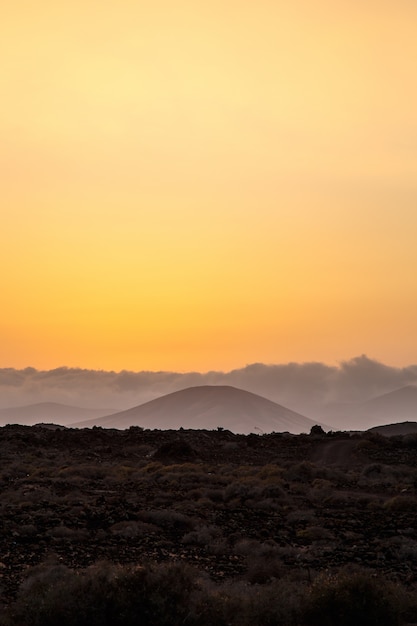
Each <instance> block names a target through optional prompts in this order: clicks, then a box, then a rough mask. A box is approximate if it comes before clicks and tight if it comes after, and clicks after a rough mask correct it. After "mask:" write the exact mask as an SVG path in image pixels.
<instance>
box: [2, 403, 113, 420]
mask: <svg viewBox="0 0 417 626" xmlns="http://www.w3.org/2000/svg"><path fill="white" fill-rule="evenodd" d="M111 412H112V409H110V410H106V409H85V408H82V407H79V406H70V405H67V404H60V403H58V402H38V403H36V404H28V405H25V406H16V407H10V408H6V409H0V424H3V425H4V424H11V423H13V424H24V425H26V426H33V425H34V424H36V423H38V422H55V423H57V424H61V425H63V426H67V425H68V424H69V423H70V422H74V421H76V420H82V419H93V418H96V417H103V416H104V415H108V413H111Z"/></svg>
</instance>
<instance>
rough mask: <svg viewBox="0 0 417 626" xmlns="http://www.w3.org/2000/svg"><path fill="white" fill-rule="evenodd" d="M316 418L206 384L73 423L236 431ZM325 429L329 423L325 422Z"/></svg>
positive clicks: (305, 428) (281, 427) (293, 426)
mask: <svg viewBox="0 0 417 626" xmlns="http://www.w3.org/2000/svg"><path fill="white" fill-rule="evenodd" d="M315 424H317V422H316V421H313V420H310V419H309V418H308V417H305V416H304V415H301V414H300V413H296V412H295V411H292V410H291V409H288V408H286V407H284V406H282V405H280V404H277V403H276V402H273V401H272V400H267V399H266V398H264V397H263V396H259V395H257V394H255V393H251V392H249V391H244V390H243V389H238V388H236V387H231V386H227V385H203V386H196V387H187V388H186V389H182V390H180V391H174V392H173V393H169V394H167V395H164V396H161V397H159V398H156V399H154V400H150V401H149V402H145V403H144V404H140V405H138V406H135V407H133V408H131V409H127V410H125V411H120V412H118V413H114V414H112V415H107V416H106V417H101V418H96V419H92V420H87V421H83V422H78V423H74V424H72V426H74V427H77V428H88V427H92V426H102V427H104V428H118V429H125V428H129V427H130V426H141V427H142V428H151V429H179V428H181V427H182V428H186V429H188V428H192V429H204V428H205V429H209V430H210V429H215V428H218V427H222V428H225V429H228V430H230V431H232V432H235V433H242V434H247V433H250V432H255V433H256V432H258V433H262V432H272V431H275V432H286V431H288V432H290V433H293V434H298V433H301V432H310V429H311V427H312V426H314V425H315ZM322 426H323V427H324V428H325V429H329V427H327V426H325V425H324V424H322Z"/></svg>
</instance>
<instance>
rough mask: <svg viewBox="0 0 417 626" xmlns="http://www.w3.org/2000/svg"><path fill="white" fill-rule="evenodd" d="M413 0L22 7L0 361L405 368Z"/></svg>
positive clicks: (15, 23)
mask: <svg viewBox="0 0 417 626" xmlns="http://www.w3.org/2000/svg"><path fill="white" fill-rule="evenodd" d="M416 27H417V4H416V3H415V2H413V1H410V0H396V1H395V2H394V0H379V1H378V2H376V0H375V1H374V0H365V1H361V2H359V1H358V0H353V1H352V0H349V1H348V0H345V1H342V0H315V2H314V3H313V2H311V1H310V0H294V1H293V2H284V1H282V2H280V1H278V2H277V1H274V2H272V1H270V0H259V2H256V3H255V2H252V1H251V2H249V1H245V0H239V2H237V0H231V1H230V2H227V1H226V2H225V1H224V0H222V2H220V1H219V0H211V1H210V2H206V1H205V0H202V1H201V2H195V1H194V0H192V1H191V0H189V1H188V0H177V1H176V2H171V1H168V0H156V1H154V2H152V3H149V2H147V3H145V2H140V1H135V2H134V1H133V0H119V1H118V2H115V1H110V0H108V1H105V0H104V1H103V0H100V2H99V1H98V0H82V1H81V0H71V2H69V1H67V0H63V1H62V2H56V1H52V0H39V2H37V3H33V2H31V1H29V0H15V1H14V2H13V3H8V6H7V7H4V8H3V10H2V20H1V23H0V51H1V59H2V62H1V64H0V207H1V217H2V219H1V229H0V262H1V267H2V268H3V271H2V280H1V301H0V302H1V313H0V345H1V350H0V367H25V366H28V365H32V366H35V367H39V368H53V367H57V366H60V365H68V366H80V367H88V368H102V369H116V370H117V369H123V368H126V369H134V370H141V369H152V370H158V369H175V370H181V371H184V370H191V369H195V370H201V371H205V370H208V369H230V368H233V367H240V366H243V365H245V364H246V363H250V362H254V361H263V362H268V363H274V362H275V363H277V362H285V361H288V360H294V361H307V360H322V361H326V362H335V361H337V360H340V359H343V358H349V357H352V356H355V355H356V354H362V353H367V354H368V355H369V356H370V357H373V358H377V359H381V360H383V361H385V362H388V363H391V364H398V365H401V364H408V363H411V362H417V332H416V319H417V245H416V239H417V115H416V111H417V81H416V80H415V77H416V67H417V37H416Z"/></svg>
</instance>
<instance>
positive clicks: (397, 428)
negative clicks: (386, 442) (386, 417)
mask: <svg viewBox="0 0 417 626" xmlns="http://www.w3.org/2000/svg"><path fill="white" fill-rule="evenodd" d="M369 432H372V433H379V434H380V435H384V436H385V437H393V436H399V435H411V434H415V433H417V422H399V423H398V424H384V425H382V426H374V427H373V428H369Z"/></svg>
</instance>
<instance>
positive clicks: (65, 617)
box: [0, 426, 417, 626]
mask: <svg viewBox="0 0 417 626" xmlns="http://www.w3.org/2000/svg"><path fill="white" fill-rule="evenodd" d="M317 435H319V436H311V435H307V434H306V435H300V436H288V435H281V434H278V433H273V434H271V435H262V436H261V435H256V436H248V437H245V436H243V435H233V434H232V433H230V432H228V431H227V430H219V429H217V430H215V431H185V430H184V431H178V432H176V431H147V430H142V429H129V430H127V431H106V430H104V429H98V428H97V429H92V430H84V431H77V430H57V431H54V430H50V429H42V428H40V427H24V426H11V427H5V428H2V429H0V444H1V449H2V461H3V462H2V467H1V472H0V481H1V485H2V489H1V491H0V520H1V524H2V534H1V536H0V548H1V560H0V577H1V595H0V600H1V606H2V610H1V611H0V626H27V625H29V624H30V625H31V626H55V625H57V626H58V624H59V626H72V625H74V626H75V624H76V625H77V626H83V625H84V624H87V623H88V625H89V626H102V625H103V626H104V625H109V624H111V625H114V626H118V625H120V626H125V625H126V626H130V624H135V626H136V625H137V624H141V625H145V626H146V624H152V625H153V626H158V625H159V624H161V625H162V624H163V625H168V624H169V625H170V626H175V625H176V624H184V625H189V626H209V625H210V626H217V625H219V626H222V625H224V626H226V625H229V626H235V625H236V626H237V625H238V626H278V625H279V626H315V625H316V624H320V626H326V624H329V625H330V624H332V625H333V624H338V626H345V625H346V626H347V625H351V624H355V626H360V625H361V624H366V625H367V626H372V625H373V624H375V625H376V624H378V626H398V625H400V624H407V623H409V622H413V621H417V602H416V601H415V595H416V593H415V592H416V583H417V561H416V554H417V548H416V546H417V529H416V527H415V513H416V510H417V499H416V497H415V485H416V483H417V479H416V476H417V460H416V458H415V448H414V445H410V438H409V437H408V436H404V437H392V438H383V437H380V436H379V435H375V434H371V435H369V434H367V435H364V436H356V437H354V438H349V437H347V436H346V434H344V433H340V434H328V435H325V436H323V435H322V434H321V433H317ZM254 442H255V443H254ZM335 449H336V450H337V451H340V459H339V460H338V458H337V457H336V458H334V454H333V451H334V450H335ZM329 454H331V455H333V456H330V458H331V462H330V463H329V462H327V459H328V458H329ZM352 564H354V565H355V568H356V569H353V570H352V569H351V568H350V569H347V566H351V565H352ZM343 620H344V621H343ZM361 620H362V621H361Z"/></svg>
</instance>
